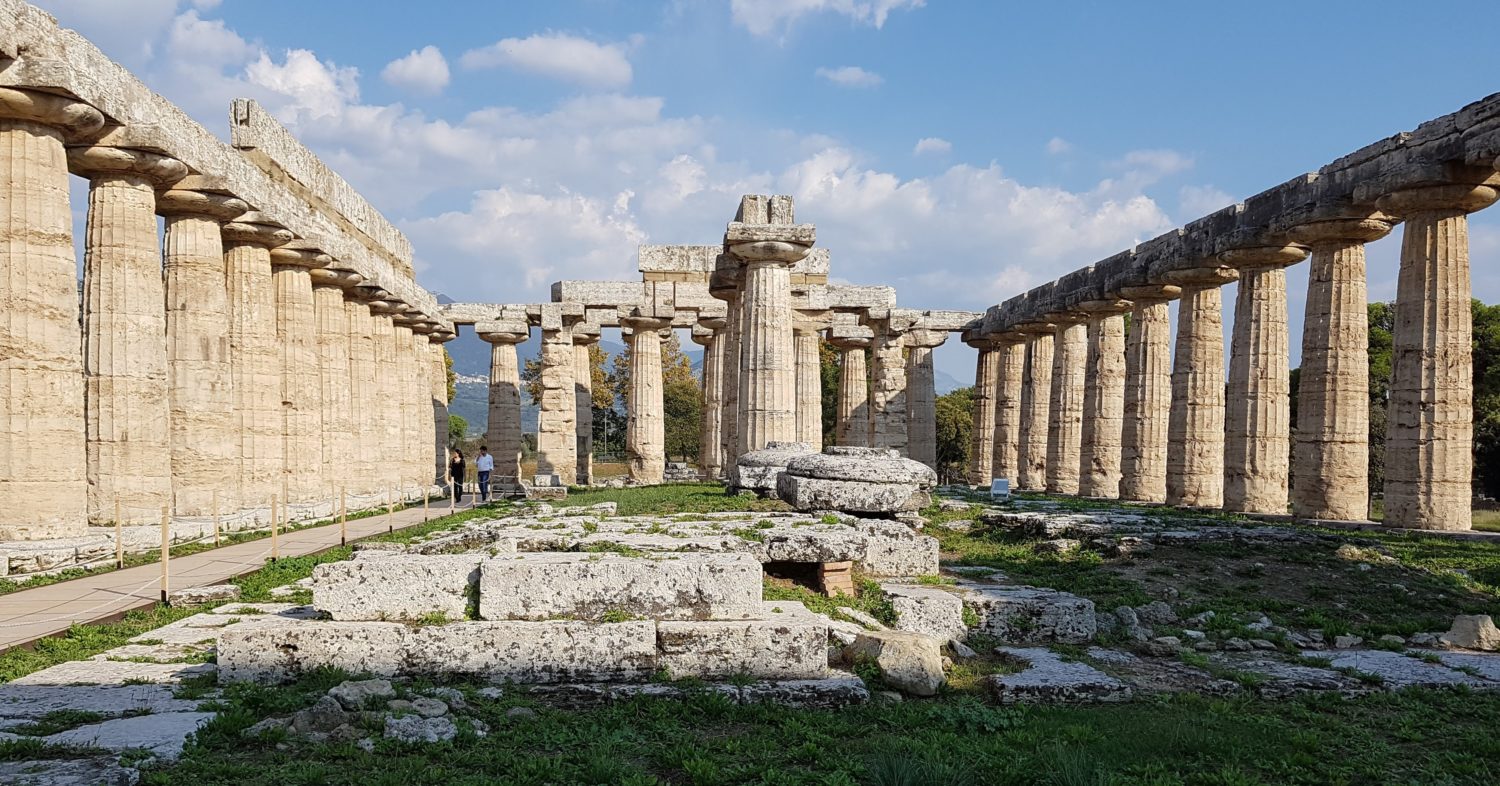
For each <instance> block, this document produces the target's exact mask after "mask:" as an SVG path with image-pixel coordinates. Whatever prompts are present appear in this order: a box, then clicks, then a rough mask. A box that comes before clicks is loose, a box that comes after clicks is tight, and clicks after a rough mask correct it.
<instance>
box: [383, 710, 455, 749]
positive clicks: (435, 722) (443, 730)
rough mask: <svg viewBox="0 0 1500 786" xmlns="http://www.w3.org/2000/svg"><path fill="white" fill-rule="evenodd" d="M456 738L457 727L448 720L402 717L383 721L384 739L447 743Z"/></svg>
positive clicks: (415, 716) (406, 741)
mask: <svg viewBox="0 0 1500 786" xmlns="http://www.w3.org/2000/svg"><path fill="white" fill-rule="evenodd" d="M456 736H458V727H456V726H454V725H453V721H452V720H449V719H448V718H424V717H422V716H420V715H403V716H400V717H389V718H386V719H385V738H386V739H389V740H395V741H397V742H405V743H434V742H447V741H448V740H451V739H453V738H454V737H456Z"/></svg>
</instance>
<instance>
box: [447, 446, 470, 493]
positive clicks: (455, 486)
mask: <svg viewBox="0 0 1500 786" xmlns="http://www.w3.org/2000/svg"><path fill="white" fill-rule="evenodd" d="M467 473H468V465H466V464H465V463H464V454H462V453H460V452H458V448H454V449H453V457H452V458H450V459H448V484H449V486H450V487H451V489H452V493H453V501H454V503H455V504H457V503H461V502H463V501H464V479H465V477H466V475H467Z"/></svg>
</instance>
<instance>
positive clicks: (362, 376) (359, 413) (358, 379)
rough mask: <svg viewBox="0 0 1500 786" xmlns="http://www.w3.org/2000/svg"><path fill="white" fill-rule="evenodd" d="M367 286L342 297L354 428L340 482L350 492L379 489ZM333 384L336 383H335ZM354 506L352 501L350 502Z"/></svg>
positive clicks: (372, 339) (371, 325)
mask: <svg viewBox="0 0 1500 786" xmlns="http://www.w3.org/2000/svg"><path fill="white" fill-rule="evenodd" d="M367 297H369V289H368V288H365V287H354V288H353V289H350V290H349V297H348V298H347V299H345V300H344V315H345V316H346V317H347V318H348V320H349V422H350V424H351V425H352V426H353V428H354V434H353V440H352V447H351V449H352V450H353V452H354V455H353V456H352V457H351V459H350V465H349V467H348V468H347V469H346V470H344V471H343V473H342V476H341V478H340V481H341V483H343V484H345V485H346V486H347V487H348V490H349V493H350V494H358V495H366V494H370V493H372V492H374V491H376V490H378V489H379V487H380V483H379V480H378V475H379V472H380V468H379V465H378V462H380V461H382V458H383V456H382V453H381V450H380V442H379V439H378V438H377V434H376V428H377V426H378V424H377V423H376V422H375V417H376V413H377V404H376V401H375V397H376V391H375V378H376V377H375V375H376V370H377V369H376V367H377V364H378V361H377V360H376V350H375V334H374V319H375V318H374V317H373V316H371V315H370V304H369V302H368V301H367V300H366V298H367ZM335 384H337V383H336V382H335ZM350 504H351V505H354V504H355V502H350Z"/></svg>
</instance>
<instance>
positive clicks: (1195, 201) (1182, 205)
mask: <svg viewBox="0 0 1500 786" xmlns="http://www.w3.org/2000/svg"><path fill="white" fill-rule="evenodd" d="M1235 201H1236V200H1235V198H1234V197H1232V196H1230V195H1228V194H1226V193H1224V192H1223V191H1220V190H1219V189H1217V188H1214V187H1213V186H1183V187H1182V188H1180V189H1178V191H1177V213H1178V215H1179V216H1180V217H1181V218H1182V223H1184V224H1186V223H1187V222H1189V221H1193V220H1194V219H1197V218H1201V217H1203V216H1206V215H1208V214H1209V213H1212V212H1214V211H1215V210H1218V209H1219V208H1222V207H1228V206H1230V205H1232V204H1234V203H1235Z"/></svg>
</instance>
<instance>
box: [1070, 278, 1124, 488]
mask: <svg viewBox="0 0 1500 786" xmlns="http://www.w3.org/2000/svg"><path fill="white" fill-rule="evenodd" d="M1085 306H1086V308H1087V310H1088V311H1089V322H1088V357H1087V360H1086V362H1085V366H1084V377H1083V435H1082V447H1081V448H1080V451H1081V452H1080V458H1079V467H1078V472H1079V474H1078V493H1079V494H1081V495H1082V496H1085V497H1102V498H1105V499H1114V498H1117V497H1119V496H1120V453H1121V450H1120V445H1121V435H1122V433H1123V429H1124V420H1125V315H1124V314H1122V313H1120V311H1121V309H1125V308H1129V307H1130V304H1129V303H1128V302H1126V301H1110V302H1098V303H1088V304H1085Z"/></svg>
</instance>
